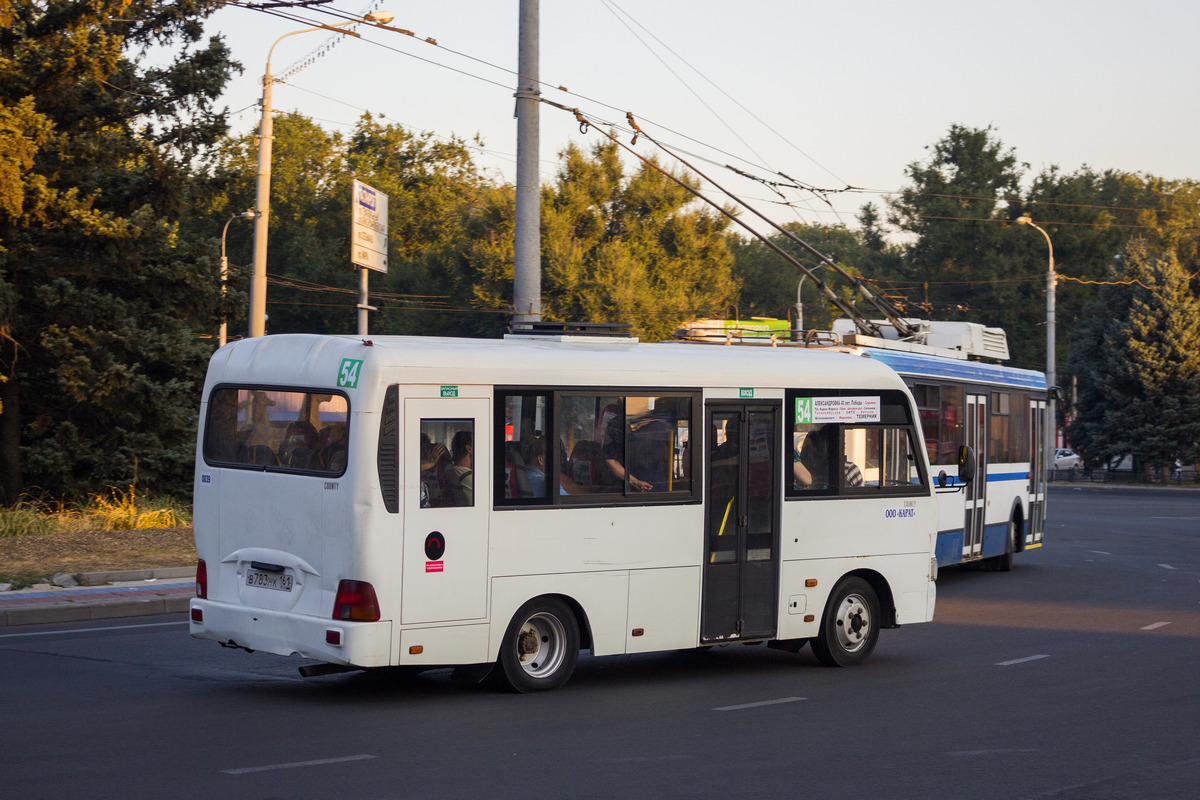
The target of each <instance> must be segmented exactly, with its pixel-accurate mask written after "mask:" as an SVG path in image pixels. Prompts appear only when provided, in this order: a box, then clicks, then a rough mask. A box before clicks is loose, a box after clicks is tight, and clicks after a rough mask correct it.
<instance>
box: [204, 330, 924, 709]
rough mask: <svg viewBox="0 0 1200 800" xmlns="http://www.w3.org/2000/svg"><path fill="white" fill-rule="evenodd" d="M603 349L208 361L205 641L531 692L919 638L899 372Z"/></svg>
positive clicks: (372, 345)
mask: <svg viewBox="0 0 1200 800" xmlns="http://www.w3.org/2000/svg"><path fill="white" fill-rule="evenodd" d="M553 330H554V329H553V328H551V331H553ZM606 332H607V331H604V330H603V329H601V330H591V329H588V328H586V326H580V327H578V328H570V327H569V326H567V327H564V328H563V329H561V330H559V331H558V332H551V333H528V334H522V335H509V336H506V337H505V338H504V339H502V340H483V339H451V338H433V337H387V336H385V337H377V338H374V339H373V340H364V339H361V338H357V337H353V336H318V335H299V334H297V335H279V336H267V337H260V338H253V339H245V340H241V341H237V342H234V343H231V344H229V345H227V346H226V347H223V348H221V349H220V350H218V351H217V352H216V353H215V354H214V356H213V357H212V361H211V363H210V365H209V370H208V376H207V379H206V382H205V386H204V394H203V398H202V403H201V413H200V429H199V435H198V441H197V448H196V477H195V497H194V525H195V536H196V549H197V552H198V555H199V564H198V567H197V577H196V588H197V597H196V598H195V599H194V600H193V601H192V603H191V622H190V630H191V634H192V635H193V636H196V637H199V638H203V639H213V640H216V641H218V642H220V643H221V644H222V645H225V646H230V647H240V648H245V649H248V650H262V651H266V652H270V653H277V654H281V655H293V654H295V655H299V656H302V657H304V658H306V659H315V660H317V661H318V662H322V663H323V664H324V665H330V666H329V667H328V669H329V670H334V669H340V668H371V667H384V666H394V665H413V666H417V667H430V668H432V667H438V666H458V667H473V669H470V670H465V671H467V672H471V673H473V674H477V675H480V676H482V675H484V674H490V676H491V678H492V679H493V680H494V681H495V682H497V683H499V684H500V685H502V686H505V687H508V688H511V689H514V690H517V691H531V690H539V689H550V688H554V687H557V686H561V685H562V684H563V683H564V682H565V681H566V680H567V679H568V678H569V677H570V675H571V672H572V670H573V669H574V667H575V665H576V662H577V660H578V657H579V653H580V651H581V650H587V651H590V652H591V653H592V654H594V655H596V656H606V655H612V654H624V653H642V652H652V651H662V650H670V649H683V648H697V647H710V646H713V645H723V644H729V643H739V642H741V643H766V644H767V645H769V646H771V647H776V648H780V649H785V650H792V651H798V650H799V649H800V648H801V647H803V646H804V645H805V644H806V643H811V646H812V649H813V651H814V653H815V654H816V656H817V658H818V659H819V660H820V661H821V662H823V663H825V664H829V665H835V666H847V665H851V664H857V663H859V662H861V661H863V660H864V659H866V658H867V657H868V656H869V655H870V653H871V651H872V650H873V649H874V647H875V645H876V641H877V639H878V636H879V631H880V630H881V629H884V628H895V627H899V626H900V625H906V624H913V623H919V622H926V621H929V620H930V619H932V617H933V610H934V600H935V583H934V581H935V580H936V577H937V560H936V553H935V541H936V537H937V531H938V517H937V513H938V511H937V501H936V499H935V497H934V489H933V486H932V483H931V479H930V468H929V461H928V456H927V450H926V446H925V443H924V442H923V440H922V434H921V425H920V418H919V417H918V416H917V412H916V407H915V405H914V402H913V396H912V394H911V393H910V391H909V389H908V387H907V386H906V385H905V382H904V381H903V380H902V379H901V378H900V377H899V376H898V375H897V373H896V372H895V371H894V370H893V369H892V368H891V367H889V366H888V365H887V364H884V363H881V362H880V361H878V360H872V359H868V358H862V357H860V356H856V355H853V354H848V353H845V352H835V351H822V350H805V349H802V348H769V347H767V348H730V347H720V346H704V345H696V344H686V343H660V344H647V343H640V342H638V341H637V340H636V339H633V338H630V337H627V336H623V335H594V334H597V333H600V334H603V333H606ZM319 672H320V668H316V669H309V670H308V671H307V672H306V674H318V673H319Z"/></svg>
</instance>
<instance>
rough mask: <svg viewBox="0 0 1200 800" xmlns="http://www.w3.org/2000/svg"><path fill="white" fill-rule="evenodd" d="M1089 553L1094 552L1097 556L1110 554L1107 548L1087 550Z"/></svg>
mask: <svg viewBox="0 0 1200 800" xmlns="http://www.w3.org/2000/svg"><path fill="white" fill-rule="evenodd" d="M1088 552H1089V553H1095V554H1096V555H1098V556H1111V555H1112V553H1110V552H1108V551H1107V550H1088Z"/></svg>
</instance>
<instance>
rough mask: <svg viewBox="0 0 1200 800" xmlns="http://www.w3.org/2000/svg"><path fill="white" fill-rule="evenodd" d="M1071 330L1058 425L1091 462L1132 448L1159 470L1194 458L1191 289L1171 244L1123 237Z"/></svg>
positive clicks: (1199, 337) (1195, 306)
mask: <svg viewBox="0 0 1200 800" xmlns="http://www.w3.org/2000/svg"><path fill="white" fill-rule="evenodd" d="M1110 282H1111V285H1108V286H1105V287H1104V288H1103V290H1102V291H1101V293H1100V298H1099V300H1098V301H1096V302H1094V303H1092V304H1090V305H1089V306H1088V307H1087V310H1086V313H1085V315H1084V318H1083V319H1082V320H1081V322H1080V324H1079V325H1078V326H1077V328H1076V330H1075V332H1074V335H1073V336H1072V338H1071V356H1072V363H1073V364H1074V365H1075V366H1076V370H1077V374H1078V380H1079V399H1078V411H1077V414H1076V416H1075V418H1074V419H1073V420H1072V421H1071V424H1070V427H1069V429H1068V433H1069V435H1070V437H1071V442H1072V444H1073V445H1074V446H1076V447H1077V448H1078V449H1079V450H1080V451H1081V452H1082V453H1083V454H1084V455H1085V456H1086V457H1087V458H1088V460H1089V461H1090V462H1092V463H1104V462H1109V461H1112V460H1114V459H1117V458H1120V457H1122V456H1125V455H1129V454H1132V455H1133V456H1134V457H1135V458H1136V460H1137V462H1138V463H1139V464H1140V465H1141V467H1142V469H1143V471H1144V472H1146V473H1148V471H1149V470H1150V469H1152V468H1154V469H1158V470H1161V472H1162V474H1167V472H1168V470H1169V467H1170V465H1171V464H1172V463H1173V462H1174V460H1175V459H1176V458H1182V459H1184V460H1185V461H1195V460H1196V459H1197V458H1198V457H1200V298H1197V296H1196V294H1195V293H1194V292H1193V291H1192V290H1191V288H1190V286H1189V285H1188V277H1187V274H1186V273H1185V272H1184V271H1183V269H1182V267H1181V266H1180V264H1179V261H1178V259H1177V258H1176V257H1175V253H1174V251H1172V250H1165V251H1156V250H1154V249H1153V248H1152V247H1151V246H1150V245H1149V244H1148V243H1147V242H1146V241H1145V240H1143V239H1134V240H1132V241H1130V242H1129V243H1128V244H1127V245H1126V246H1125V248H1124V250H1123V251H1122V253H1121V255H1120V257H1119V258H1118V259H1117V265H1116V266H1114V267H1113V268H1112V269H1111V272H1110Z"/></svg>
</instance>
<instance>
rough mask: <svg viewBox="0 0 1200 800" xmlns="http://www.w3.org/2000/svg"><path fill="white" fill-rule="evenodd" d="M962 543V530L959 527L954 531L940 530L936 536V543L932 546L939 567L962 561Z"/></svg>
mask: <svg viewBox="0 0 1200 800" xmlns="http://www.w3.org/2000/svg"><path fill="white" fill-rule="evenodd" d="M962 543H963V532H962V529H961V528H960V529H959V530H956V531H940V532H939V533H938V536H937V545H936V546H935V547H934V551H933V554H934V556H935V557H936V558H937V563H938V566H939V567H948V566H950V565H951V564H957V563H958V562H960V561H962Z"/></svg>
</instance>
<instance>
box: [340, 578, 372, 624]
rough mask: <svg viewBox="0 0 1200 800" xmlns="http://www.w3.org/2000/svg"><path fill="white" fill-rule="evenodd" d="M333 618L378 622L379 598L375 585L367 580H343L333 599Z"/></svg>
mask: <svg viewBox="0 0 1200 800" xmlns="http://www.w3.org/2000/svg"><path fill="white" fill-rule="evenodd" d="M333 618H334V619H344V620H352V621H355V622H378V621H379V600H378V599H376V597H375V587H374V586H372V585H371V584H369V583H367V582H366V581H342V582H341V583H339V584H338V590H337V598H336V599H335V600H334V601H333Z"/></svg>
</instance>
